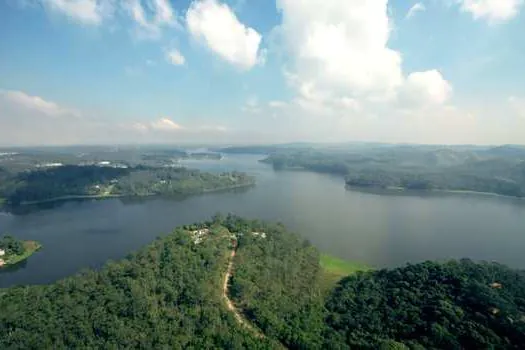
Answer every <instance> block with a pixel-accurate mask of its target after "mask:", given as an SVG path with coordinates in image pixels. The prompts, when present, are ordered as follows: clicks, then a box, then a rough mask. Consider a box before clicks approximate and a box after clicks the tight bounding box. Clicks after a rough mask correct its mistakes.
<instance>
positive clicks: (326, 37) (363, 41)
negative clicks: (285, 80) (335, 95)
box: [277, 0, 403, 94]
mask: <svg viewBox="0 0 525 350" xmlns="http://www.w3.org/2000/svg"><path fill="white" fill-rule="evenodd" d="M277 6H278V8H279V9H280V10H281V11H282V18H283V23H282V25H281V27H280V32H281V33H282V35H283V39H284V41H285V44H286V46H287V47H288V48H289V50H290V53H291V54H292V56H293V57H294V58H295V62H293V64H294V65H295V70H296V74H297V75H298V76H299V78H300V79H301V80H302V81H305V82H308V81H312V80H313V81H315V82H316V85H319V87H320V88H324V87H328V88H334V87H337V88H338V89H340V90H343V91H347V92H350V93H352V94H362V93H371V92H373V93H381V94H385V93H389V92H390V91H391V90H393V89H395V88H397V87H398V86H399V85H401V84H402V80H403V77H402V72H401V55H400V54H399V53H398V52H396V51H394V50H392V49H390V48H388V47H387V42H388V39H389V35H390V30H391V24H390V21H389V18H388V15H387V0H367V1H362V0H278V1H277Z"/></svg>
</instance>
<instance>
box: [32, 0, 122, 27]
mask: <svg viewBox="0 0 525 350" xmlns="http://www.w3.org/2000/svg"><path fill="white" fill-rule="evenodd" d="M41 2H42V5H43V6H44V7H45V8H47V9H49V10H51V11H55V12H59V13H62V14H64V15H66V16H68V17H69V18H71V19H72V20H74V21H77V22H80V23H82V24H89V25H98V24H101V23H102V21H103V20H104V19H105V18H107V17H110V16H111V15H112V14H113V11H114V6H113V5H114V4H113V3H114V1H112V0H41Z"/></svg>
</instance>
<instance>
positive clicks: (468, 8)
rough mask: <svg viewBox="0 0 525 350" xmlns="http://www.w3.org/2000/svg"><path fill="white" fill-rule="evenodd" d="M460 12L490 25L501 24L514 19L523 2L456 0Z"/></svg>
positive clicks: (513, 0)
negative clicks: (486, 21)
mask: <svg viewBox="0 0 525 350" xmlns="http://www.w3.org/2000/svg"><path fill="white" fill-rule="evenodd" d="M458 2H459V3H460V5H461V10H462V11H465V12H469V13H470V14H472V16H473V17H474V18H475V19H485V20H488V21H489V22H491V23H495V22H502V21H506V20H509V19H511V18H513V17H515V16H516V15H517V14H518V12H519V10H520V7H521V6H522V5H523V3H524V1H523V0H458Z"/></svg>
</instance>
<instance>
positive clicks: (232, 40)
mask: <svg viewBox="0 0 525 350" xmlns="http://www.w3.org/2000/svg"><path fill="white" fill-rule="evenodd" d="M186 24H187V26H188V29H189V31H190V33H191V34H192V35H193V37H195V38H196V39H198V40H202V41H204V42H205V43H206V45H207V46H208V47H209V48H210V49H211V50H212V51H213V52H215V53H216V54H217V55H219V57H221V58H222V59H224V60H226V61H228V62H230V63H231V64H234V65H237V66H239V67H241V68H243V69H250V68H252V67H253V66H255V65H256V64H257V63H259V62H260V60H261V57H263V56H262V53H261V50H259V46H260V44H261V35H260V34H259V33H258V32H257V31H255V30H254V29H253V28H250V27H247V26H245V25H244V24H243V23H241V22H239V20H238V18H237V16H236V15H235V13H234V12H233V11H232V10H231V8H230V7H229V6H228V5H226V4H221V3H219V2H218V1H217V0H196V1H194V2H193V3H192V4H191V5H190V7H189V9H188V12H187V13H186Z"/></svg>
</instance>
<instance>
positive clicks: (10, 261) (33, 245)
mask: <svg viewBox="0 0 525 350" xmlns="http://www.w3.org/2000/svg"><path fill="white" fill-rule="evenodd" d="M22 244H23V245H24V253H22V254H20V255H10V256H9V258H6V259H5V260H4V265H3V266H0V268H1V267H8V266H12V265H16V264H18V263H21V262H22V261H24V260H27V259H29V257H30V256H31V255H33V254H35V253H36V252H37V251H38V250H40V249H41V248H42V245H41V244H40V243H38V242H36V241H24V242H23V243H22Z"/></svg>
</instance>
